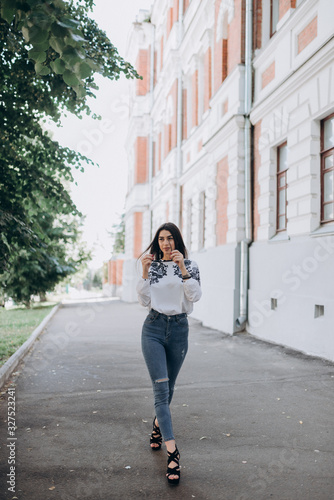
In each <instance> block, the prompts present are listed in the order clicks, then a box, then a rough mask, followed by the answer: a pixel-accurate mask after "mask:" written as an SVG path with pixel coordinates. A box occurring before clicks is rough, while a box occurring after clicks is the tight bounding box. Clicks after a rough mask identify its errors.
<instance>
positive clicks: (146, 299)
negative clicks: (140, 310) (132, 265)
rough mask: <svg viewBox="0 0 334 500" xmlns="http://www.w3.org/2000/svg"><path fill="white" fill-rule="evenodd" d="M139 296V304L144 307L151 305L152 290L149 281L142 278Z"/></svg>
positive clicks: (139, 283)
mask: <svg viewBox="0 0 334 500" xmlns="http://www.w3.org/2000/svg"><path fill="white" fill-rule="evenodd" d="M137 294H138V302H139V304H141V305H142V306H144V307H148V306H150V305H151V288H150V280H149V279H147V280H145V279H144V278H140V280H139V281H138V283H137Z"/></svg>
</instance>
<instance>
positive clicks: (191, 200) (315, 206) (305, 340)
mask: <svg viewBox="0 0 334 500" xmlns="http://www.w3.org/2000/svg"><path fill="white" fill-rule="evenodd" d="M333 19H334V2H332V1H329V0H303V1H301V0H300V1H298V0H271V1H269V0H268V1H267V0H252V1H250V0H202V1H199V0H192V1H183V2H182V1H180V2H179V1H177V0H173V1H167V0H159V2H157V1H155V2H154V3H153V6H152V11H151V12H148V11H140V13H139V16H138V19H137V21H136V22H135V23H134V24H133V29H132V31H131V33H130V37H129V43H128V55H127V57H128V59H129V60H131V61H132V62H133V63H134V64H135V66H136V68H137V70H138V72H139V73H140V74H141V75H142V76H143V80H137V81H134V82H133V87H132V96H131V102H130V125H129V131H128V137H127V143H126V147H127V150H128V158H129V180H128V193H127V200H126V241H125V257H124V267H123V290H122V298H123V299H124V300H127V301H135V300H136V293H135V284H136V281H137V278H138V275H140V272H141V269H140V266H139V265H138V263H137V262H136V259H137V257H138V256H139V254H140V253H141V252H142V251H143V250H144V249H145V248H146V247H147V245H148V244H149V242H150V240H151V238H152V236H153V235H154V233H155V231H156V229H157V227H158V226H159V225H160V224H161V223H163V222H165V221H172V222H175V223H176V224H177V225H179V227H180V228H181V230H182V233H183V235H184V237H185V242H186V245H187V247H188V249H189V250H190V253H191V257H192V258H193V259H194V260H196V261H197V262H198V264H199V266H200V271H201V278H202V288H203V297H202V299H201V301H200V302H199V303H197V304H195V308H194V313H193V316H194V317H195V318H197V319H199V320H201V321H202V322H203V324H204V325H205V326H209V327H212V328H216V329H219V330H221V331H223V332H225V333H229V334H233V333H235V332H238V331H240V330H242V329H244V328H246V330H247V331H248V332H250V333H251V334H253V335H255V336H256V337H259V338H261V339H265V340H267V341H270V342H274V343H279V344H283V345H286V346H290V347H292V348H295V349H298V350H301V351H304V352H306V353H308V354H313V355H316V356H321V357H325V358H328V359H332V360H334V334H333V332H334V286H333V284H334V29H333Z"/></svg>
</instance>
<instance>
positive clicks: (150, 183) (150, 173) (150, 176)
mask: <svg viewBox="0 0 334 500" xmlns="http://www.w3.org/2000/svg"><path fill="white" fill-rule="evenodd" d="M150 24H151V30H152V31H151V53H150V135H149V159H148V186H149V190H150V197H149V217H150V220H149V225H150V241H151V240H152V238H153V227H152V224H153V214H152V202H153V162H154V158H153V118H152V109H153V104H154V51H155V45H154V44H155V25H154V24H152V23H150Z"/></svg>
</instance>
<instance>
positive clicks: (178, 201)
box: [176, 2, 183, 226]
mask: <svg viewBox="0 0 334 500" xmlns="http://www.w3.org/2000/svg"><path fill="white" fill-rule="evenodd" d="M182 38H183V2H179V21H178V40H177V41H178V51H179V53H178V66H179V68H178V76H177V140H176V147H177V155H176V209H177V214H176V220H177V225H178V226H180V224H181V211H182V207H181V203H182V200H181V193H180V182H179V180H180V177H181V174H182V149H181V147H182V119H183V114H182V108H183V103H182V101H183V96H182V65H181V57H180V47H181V43H182Z"/></svg>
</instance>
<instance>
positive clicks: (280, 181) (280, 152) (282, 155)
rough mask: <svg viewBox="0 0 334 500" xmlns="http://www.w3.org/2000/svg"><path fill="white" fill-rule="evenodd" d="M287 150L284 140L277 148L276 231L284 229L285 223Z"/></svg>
mask: <svg viewBox="0 0 334 500" xmlns="http://www.w3.org/2000/svg"><path fill="white" fill-rule="evenodd" d="M287 152H288V147H287V143H286V142H285V143H284V144H281V146H279V147H278V148H277V226H276V227H277V232H279V231H285V230H286V225H287V218H286V212H287V210H286V207H287V196H286V194H287V183H286V173H287V169H288V162H287V156H288V155H287Z"/></svg>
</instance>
